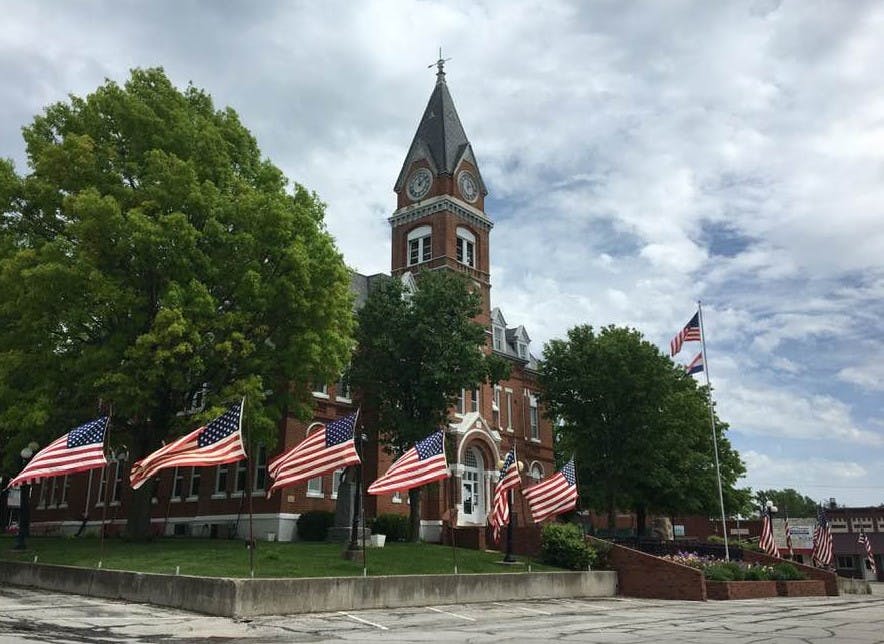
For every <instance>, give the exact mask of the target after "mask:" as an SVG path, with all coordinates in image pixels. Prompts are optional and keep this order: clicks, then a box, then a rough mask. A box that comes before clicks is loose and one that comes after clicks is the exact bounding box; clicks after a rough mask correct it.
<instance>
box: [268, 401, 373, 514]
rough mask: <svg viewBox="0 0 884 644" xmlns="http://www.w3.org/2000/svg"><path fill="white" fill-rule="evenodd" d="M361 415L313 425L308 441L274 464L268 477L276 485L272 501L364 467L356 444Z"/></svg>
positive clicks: (271, 489) (301, 443)
mask: <svg viewBox="0 0 884 644" xmlns="http://www.w3.org/2000/svg"><path fill="white" fill-rule="evenodd" d="M358 414H359V410H357V411H355V412H353V413H352V414H350V415H349V416H344V417H343V418H338V419H337V420H333V421H332V422H330V423H327V424H326V423H313V424H311V425H310V427H308V428H307V438H305V439H304V440H303V441H301V442H300V443H298V444H297V445H295V446H294V447H293V448H291V449H290V450H289V451H287V452H284V453H282V454H280V455H279V456H277V457H276V458H274V459H273V460H272V461H270V463H269V464H268V465H267V474H268V476H270V478H272V479H273V485H271V486H270V489H269V490H267V496H268V498H269V497H270V495H271V494H272V493H273V491H274V490H277V489H279V488H283V487H289V486H292V485H295V484H297V483H300V482H302V481H307V480H309V479H312V478H316V477H317V476H322V475H323V474H327V473H329V472H333V471H334V470H336V469H339V468H342V467H347V466H348V465H356V464H357V463H361V461H360V460H359V453H358V452H357V451H356V441H355V440H354V432H355V430H356V418H357V416H358Z"/></svg>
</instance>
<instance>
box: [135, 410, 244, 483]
mask: <svg viewBox="0 0 884 644" xmlns="http://www.w3.org/2000/svg"><path fill="white" fill-rule="evenodd" d="M243 402H244V401H243ZM243 402H238V403H236V404H234V405H231V406H230V408H229V409H228V410H227V411H226V412H224V413H223V414H221V415H220V416H218V418H216V419H215V420H213V421H212V422H210V423H209V424H208V425H205V426H204V427H200V428H199V429H195V430H193V431H192V432H190V433H189V434H186V435H184V436H182V437H181V438H179V439H177V440H174V441H172V442H171V443H169V444H168V445H164V446H163V447H161V448H160V449H158V450H157V451H155V452H153V453H152V454H149V455H147V456H145V457H144V458H143V459H141V460H140V461H135V463H133V464H132V471H131V472H130V473H129V484H130V485H131V486H132V489H133V490H137V489H138V488H140V487H141V486H142V485H144V483H145V482H146V481H149V480H150V479H151V478H153V476H155V475H156V473H157V472H159V471H160V470H164V469H166V468H169V467H205V466H210V465H221V464H223V463H232V462H234V461H239V460H242V459H244V458H246V450H245V448H244V446H243V443H242V431H241V427H242V407H243Z"/></svg>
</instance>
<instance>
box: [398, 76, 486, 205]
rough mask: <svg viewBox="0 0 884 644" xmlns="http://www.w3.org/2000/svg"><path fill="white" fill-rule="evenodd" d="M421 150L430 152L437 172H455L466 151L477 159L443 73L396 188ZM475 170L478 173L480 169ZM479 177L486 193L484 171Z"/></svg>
mask: <svg viewBox="0 0 884 644" xmlns="http://www.w3.org/2000/svg"><path fill="white" fill-rule="evenodd" d="M420 149H424V150H428V151H429V154H430V157H431V161H432V164H433V166H435V169H436V172H437V174H453V173H454V171H455V169H456V168H457V164H458V162H459V161H460V160H461V158H463V155H464V153H465V152H466V151H469V154H470V156H471V157H472V159H473V160H475V155H474V154H473V151H472V147H471V146H470V142H469V141H468V140H467V135H466V132H464V129H463V125H461V123H460V117H459V116H458V115H457V109H455V107H454V100H453V99H452V98H451V94H450V93H449V92H448V85H446V83H445V74H444V73H442V74H439V75H437V80H436V87H435V88H434V89H433V93H432V94H431V95H430V100H429V101H428V102H427V108H426V109H425V110H424V115H423V116H422V117H421V121H420V124H419V125H418V126H417V132H415V134H414V139H413V140H412V142H411V147H409V148H408V154H407V155H406V156H405V163H403V165H402V170H400V171H399V177H398V179H396V186H395V189H396V190H397V191H399V190H400V189H401V188H402V185H403V183H404V182H405V173H406V172H408V169H409V167H410V166H411V164H412V163H413V162H414V160H415V159H414V156H415V155H414V152H415V151H416V150H420ZM420 156H423V155H420ZM476 170H477V174H478V168H477V169H476ZM478 180H479V185H480V188H481V190H482V191H483V193H485V194H487V190H485V183H484V182H483V181H482V177H481V174H479V176H478Z"/></svg>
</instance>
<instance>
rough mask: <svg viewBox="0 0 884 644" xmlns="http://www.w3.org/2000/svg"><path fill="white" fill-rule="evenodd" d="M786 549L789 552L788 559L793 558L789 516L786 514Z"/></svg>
mask: <svg viewBox="0 0 884 644" xmlns="http://www.w3.org/2000/svg"><path fill="white" fill-rule="evenodd" d="M785 531H786V549H787V550H788V551H789V559H794V558H795V551H794V550H793V549H792V528H790V527H789V515H788V514H786V525H785Z"/></svg>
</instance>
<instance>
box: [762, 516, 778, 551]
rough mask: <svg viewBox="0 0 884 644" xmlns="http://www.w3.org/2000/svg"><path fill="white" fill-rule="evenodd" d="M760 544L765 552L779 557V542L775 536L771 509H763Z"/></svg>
mask: <svg viewBox="0 0 884 644" xmlns="http://www.w3.org/2000/svg"><path fill="white" fill-rule="evenodd" d="M758 546H759V547H760V548H761V550H762V551H764V553H765V554H768V555H770V556H771V557H779V556H780V551H779V550H777V544H776V542H775V541H774V536H773V522H772V521H771V518H770V511H769V510H763V511H762V516H761V537H759V539H758Z"/></svg>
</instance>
